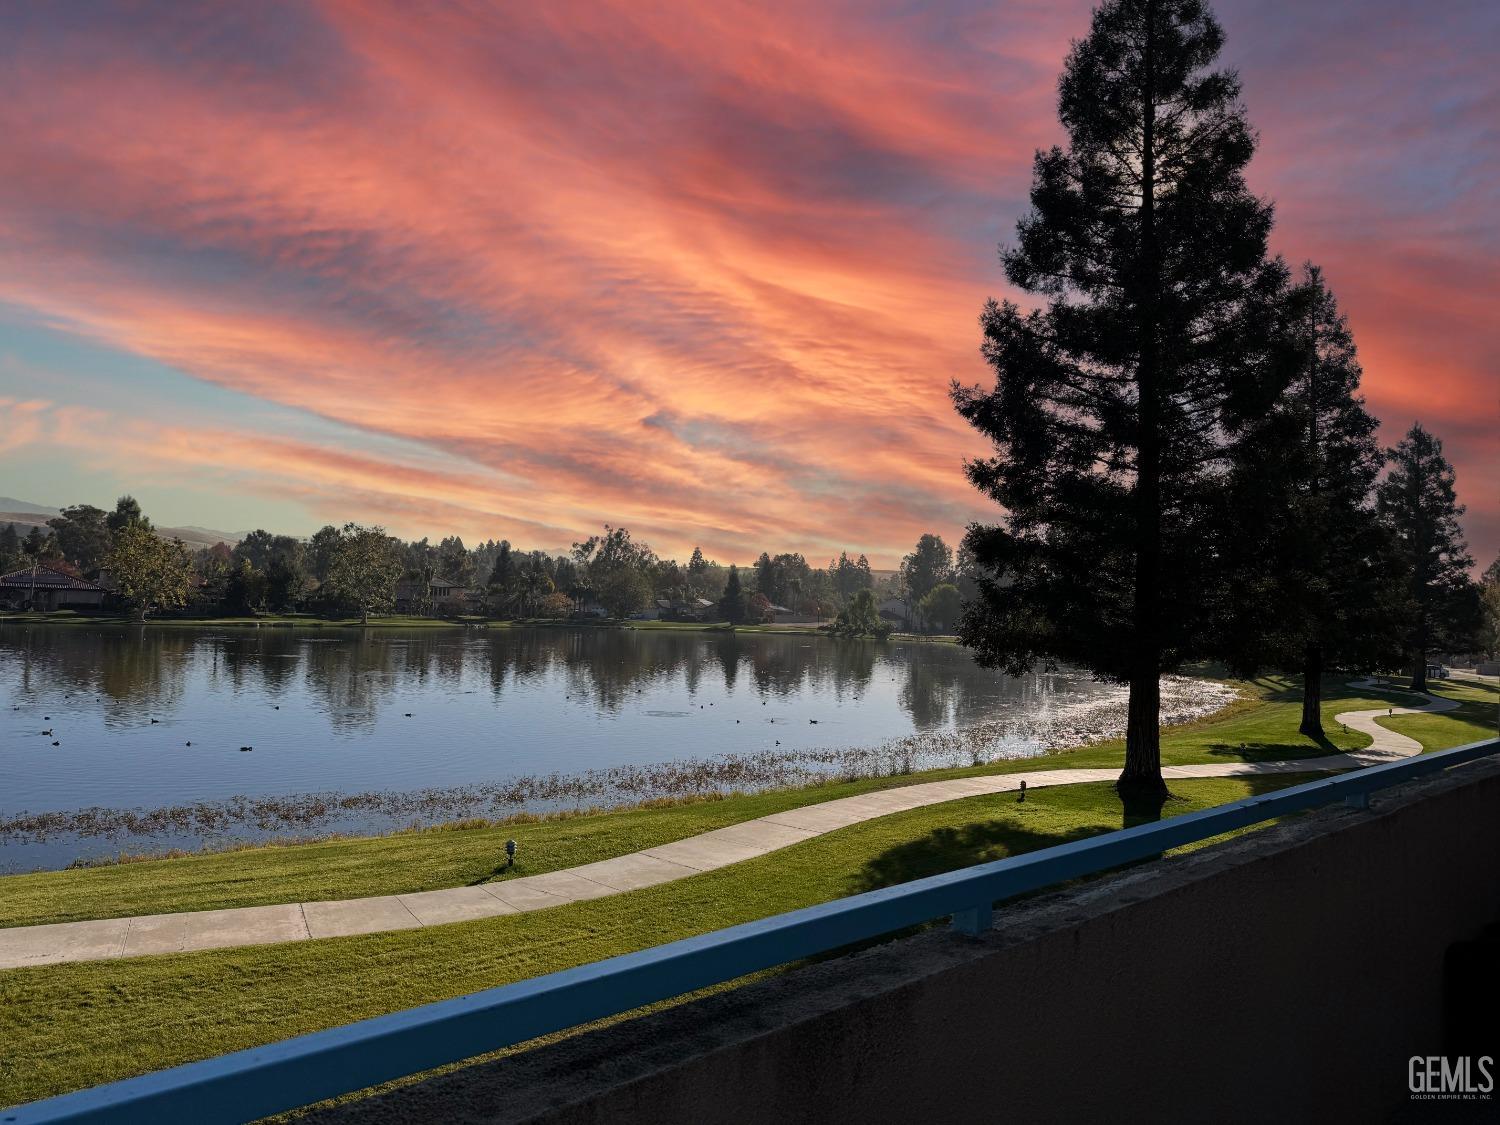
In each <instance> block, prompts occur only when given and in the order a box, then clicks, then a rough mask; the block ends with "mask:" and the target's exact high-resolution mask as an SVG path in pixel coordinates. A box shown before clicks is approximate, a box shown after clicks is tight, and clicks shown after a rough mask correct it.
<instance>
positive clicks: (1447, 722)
mask: <svg viewBox="0 0 1500 1125" xmlns="http://www.w3.org/2000/svg"><path fill="white" fill-rule="evenodd" d="M1427 686H1428V690H1429V691H1431V692H1432V693H1433V694H1434V695H1441V696H1443V697H1445V698H1447V699H1452V700H1454V701H1455V702H1457V703H1459V704H1461V706H1460V707H1459V709H1458V710H1457V711H1443V712H1440V713H1434V714H1427V715H1395V716H1392V717H1391V718H1389V719H1383V720H1381V725H1382V726H1386V727H1389V728H1390V729H1391V730H1393V731H1397V732H1399V733H1400V734H1404V735H1406V736H1407V737H1408V738H1415V739H1416V740H1417V741H1418V742H1420V743H1421V744H1422V746H1423V748H1424V749H1427V750H1442V749H1445V748H1446V747H1449V746H1462V745H1463V744H1464V743H1466V742H1478V741H1479V740H1480V739H1482V738H1493V737H1495V733H1496V725H1497V720H1500V691H1497V690H1496V687H1495V685H1493V684H1485V683H1480V682H1478V681H1475V680H1435V681H1433V682H1432V683H1429V684H1428V685H1427ZM1397 698H1398V699H1399V697H1397ZM1406 702H1407V704H1408V705H1409V704H1410V703H1411V696H1407V697H1406Z"/></svg>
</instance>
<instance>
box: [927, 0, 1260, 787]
mask: <svg viewBox="0 0 1500 1125" xmlns="http://www.w3.org/2000/svg"><path fill="white" fill-rule="evenodd" d="M1222 43H1223V33H1222V32H1221V30H1220V28H1219V25H1218V23H1217V22H1216V21H1215V20H1214V18H1213V16H1212V15H1211V14H1210V13H1209V12H1208V10H1207V8H1206V6H1205V5H1204V4H1203V3H1201V2H1200V0H1106V2H1105V3H1103V4H1101V5H1100V6H1099V8H1098V9H1096V10H1095V12H1094V16H1093V24H1092V27H1091V28H1090V31H1089V34H1088V36H1087V37H1086V38H1084V39H1083V40H1081V41H1079V42H1077V43H1075V44H1074V46H1073V49H1072V51H1071V53H1070V54H1069V57H1068V60H1067V63H1066V67H1065V70H1064V73H1063V76H1062V81H1061V83H1060V86H1059V114H1060V116H1061V119H1062V123H1063V126H1064V128H1065V129H1066V130H1067V132H1068V135H1069V141H1070V143H1069V147H1068V149H1067V150H1066V151H1064V150H1063V149H1061V148H1053V149H1051V150H1050V151H1047V152H1039V153H1038V154H1037V156H1036V162H1035V167H1034V172H1033V181H1032V188H1031V212H1030V213H1029V214H1028V215H1027V216H1025V217H1024V218H1023V219H1022V220H1021V222H1020V224H1019V228H1018V237H1017V242H1016V244H1015V245H1014V246H1012V247H1010V248H1008V249H1006V250H1005V251H1004V252H1003V254H1002V261H1003V264H1004V267H1005V273H1006V277H1007V278H1008V279H1009V280H1010V282H1011V283H1012V284H1013V285H1015V286H1017V287H1018V288H1020V289H1023V290H1025V291H1027V292H1029V293H1034V294H1037V295H1039V296H1042V297H1045V298H1047V304H1046V307H1045V308H1043V309H1037V310H1034V311H1031V312H1022V311H1021V309H1019V308H1017V307H1016V306H1015V305H1014V304H1012V303H1010V302H1009V301H1006V302H1004V303H997V302H995V301H991V302H990V303H989V304H988V305H987V306H986V308H985V311H984V315H983V317H982V321H981V323H982V325H983V328H984V337H985V338H984V355H985V358H986V359H987V360H988V361H989V363H990V365H991V366H992V367H993V368H994V370H995V373H996V376H997V380H996V384H995V387H994V389H993V390H992V391H986V390H984V389H982V388H978V387H975V388H962V387H958V386H955V387H954V399H955V404H956V405H957V407H958V410H959V412H960V413H961V414H962V415H963V416H964V417H965V418H966V419H968V421H969V422H970V423H971V424H973V425H974V426H975V427H976V428H977V429H979V430H980V431H981V432H982V433H984V434H985V435H986V436H987V437H989V438H990V439H991V440H992V441H993V443H994V445H995V451H996V452H995V455H994V456H993V457H991V458H988V459H984V460H979V461H975V462H972V463H970V464H969V466H968V473H969V477H970V479H971V480H972V481H973V483H974V484H975V485H976V486H977V487H978V488H979V489H981V490H982V491H983V492H985V493H986V494H987V495H989V496H990V497H991V498H993V499H994V500H995V501H997V502H998V503H999V504H1000V505H1001V506H1003V507H1004V508H1005V510H1006V516H1005V522H1004V524H1003V525H1002V526H999V527H982V526H975V527H973V528H971V529H970V531H969V535H968V537H967V542H968V545H969V547H970V550H971V553H972V554H973V556H974V558H975V559H976V561H977V562H978V563H979V564H980V566H981V568H982V576H981V580H980V582H979V585H980V596H979V598H978V599H977V600H976V601H975V602H974V603H973V604H972V605H971V606H970V608H969V609H968V610H967V611H966V613H965V615H964V619H963V623H962V625H961V627H960V637H961V638H962V639H963V641H964V642H965V643H966V644H968V645H969V646H970V647H971V648H973V649H974V650H975V654H976V656H977V658H978V659H979V660H980V661H981V662H982V663H985V664H987V665H992V666H998V667H1001V668H1005V669H1007V670H1010V671H1014V672H1020V671H1021V670H1023V669H1026V668H1030V667H1032V666H1033V665H1035V664H1037V663H1038V662H1043V663H1051V662H1056V661H1065V662H1068V663H1072V664H1077V665H1081V666H1083V667H1086V668H1089V669H1091V670H1093V671H1094V672H1095V673H1096V674H1098V675H1101V676H1104V677H1106V678H1110V679H1114V680H1117V681H1123V682H1125V683H1128V684H1129V689H1130V701H1129V708H1128V718H1127V728H1126V751H1125V768H1124V771H1123V772H1122V773H1121V775H1120V790H1121V792H1122V793H1123V794H1127V795H1130V794H1133V795H1135V796H1139V797H1157V796H1159V795H1161V794H1164V793H1165V792H1166V786H1165V783H1164V782H1163V780H1162V775H1161V752H1160V729H1159V711H1160V689H1159V686H1158V685H1159V677H1160V676H1161V674H1162V673H1163V672H1167V671H1170V670H1172V669H1173V668H1176V667H1178V666H1180V665H1181V664H1182V663H1183V662H1184V661H1186V660H1190V659H1193V658H1196V657H1198V656H1200V655H1204V654H1206V653H1207V652H1208V651H1210V650H1211V648H1212V642H1211V638H1212V637H1213V634H1214V630H1213V627H1212V618H1213V614H1214V611H1215V610H1216V608H1217V603H1218V601H1219V600H1220V597H1221V591H1222V588H1223V580H1222V575H1221V574H1220V573H1219V568H1218V566H1217V563H1218V561H1219V559H1220V557H1221V554H1222V552H1221V546H1220V539H1221V534H1222V532H1221V528H1220V527H1219V525H1218V521H1216V520H1215V519H1214V513H1215V512H1218V511H1222V499H1221V496H1222V491H1223V488H1224V484H1223V478H1224V476H1225V469H1226V457H1227V455H1228V453H1229V452H1230V451H1231V449H1232V442H1233V438H1234V435H1235V434H1236V433H1237V432H1238V431H1239V429H1240V428H1241V425H1242V423H1243V420H1244V419H1245V418H1246V417H1248V416H1250V415H1252V414H1254V413H1256V412H1258V411H1260V410H1263V409H1264V406H1265V405H1266V403H1267V402H1268V401H1269V398H1270V397H1271V396H1272V395H1273V394H1274V391H1275V386H1274V383H1275V380H1274V379H1273V378H1272V377H1271V375H1270V369H1269V365H1268V364H1267V363H1266V361H1265V356H1264V349H1263V348H1262V347H1261V341H1262V340H1264V338H1265V335H1266V321H1267V318H1268V317H1269V316H1270V314H1271V309H1272V307H1273V306H1274V304H1275V301H1276V299H1277V297H1278V296H1279V294H1280V292H1281V291H1282V290H1283V289H1284V288H1285V286H1286V270H1285V268H1284V267H1283V266H1282V264H1281V263H1280V262H1279V261H1270V260H1268V259H1267V254H1266V237H1267V234H1268V233H1269V231H1270V228H1271V207H1270V205H1269V204H1268V203H1266V202H1264V201H1262V200H1261V199H1258V198H1257V197H1256V196H1255V195H1253V194H1252V193H1251V192H1250V190H1249V188H1248V187H1247V186H1246V184H1245V180H1244V175H1243V171H1244V168H1245V165H1246V164H1247V163H1248V162H1249V160H1250V157H1251V154H1252V153H1253V151H1254V148H1255V139H1254V135H1253V133H1252V131H1251V129H1250V126H1249V124H1248V123H1247V122H1246V120H1245V115H1244V110H1243V107H1242V106H1241V104H1240V102H1239V80H1238V78H1237V76H1236V75H1235V74H1234V73H1232V72H1230V71H1226V70H1220V69H1212V67H1213V65H1214V62H1215V60H1216V58H1217V56H1218V54H1219V50H1220V48H1221V46H1222Z"/></svg>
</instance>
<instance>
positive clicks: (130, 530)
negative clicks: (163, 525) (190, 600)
mask: <svg viewBox="0 0 1500 1125" xmlns="http://www.w3.org/2000/svg"><path fill="white" fill-rule="evenodd" d="M105 563H106V565H107V566H108V568H109V573H110V578H111V580H112V581H113V582H114V585H115V589H116V590H117V591H118V593H119V595H120V596H121V597H122V598H124V599H125V601H126V602H128V603H129V604H130V607H131V609H132V610H133V611H134V614H135V617H136V620H138V621H144V620H145V619H146V615H147V614H148V613H150V612H151V611H153V610H167V609H177V608H178V607H179V606H182V605H185V604H186V603H187V597H188V591H189V590H190V589H191V588H192V576H193V571H192V560H191V559H190V558H189V557H188V552H187V548H186V547H184V546H183V545H182V541H181V540H179V539H171V540H167V539H162V538H161V537H160V536H158V535H157V534H156V533H155V532H153V531H152V530H151V528H150V525H149V524H147V523H146V522H145V521H144V520H137V521H136V522H134V523H127V524H123V525H122V526H121V528H120V530H119V531H118V532H117V533H116V535H115V544H114V547H113V548H112V549H111V551H110V553H109V555H108V557H107V559H106V560H105Z"/></svg>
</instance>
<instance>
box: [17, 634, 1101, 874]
mask: <svg viewBox="0 0 1500 1125" xmlns="http://www.w3.org/2000/svg"><path fill="white" fill-rule="evenodd" d="M1115 694H1117V693H1116V689H1111V688H1108V687H1105V686H1103V685H1100V684H1096V683H1094V682H1092V681H1091V680H1089V679H1088V678H1087V677H1086V676H1083V675H1067V674H1052V675H1036V676H1029V677H1025V678H1021V679H1015V678H1009V677H1004V676H999V675H997V674H995V673H993V672H989V671H986V670H984V669H981V668H979V667H977V666H976V665H975V664H974V662H973V661H972V660H971V659H970V657H969V655H968V653H967V651H966V650H964V649H962V648H960V647H958V646H955V645H948V644H919V643H886V644H877V643H873V642H858V641H843V640H834V639H831V638H823V637H810V636H797V635H775V634H731V633H702V632H675V631H632V630H614V629H598V628H584V629H569V628H542V629H492V630H464V629H417V630H398V629H369V630H358V629H350V630H336V629H306V630H301V629H285V628H262V629H211V628H205V629H192V628H178V627H149V626H148V627H145V628H128V627H114V626H99V627H94V626H51V627H49V626H23V625H9V626H0V829H3V831H0V870H12V871H14V870H28V869H31V868H35V867H47V866H60V865H64V864H66V863H68V862H70V861H72V860H73V859H75V858H79V857H98V856H102V855H110V854H113V853H114V852H116V851H118V850H121V849H123V850H127V851H133V852H142V851H155V850H160V849H162V848H166V847H173V846H179V847H196V846H200V845H201V844H203V843H205V842H207V843H223V842H225V841H226V840H238V839H263V838H266V837H269V836H280V837H287V836H297V835H306V834H313V833H326V832H329V831H336V830H337V831H383V830H389V829H391V828H395V827H401V826H403V825H406V824H410V823H414V822H422V823H431V822H434V821H441V820H445V819H452V818H453V817H455V816H465V815H491V816H493V815H505V814H506V813H509V812H514V811H516V810H518V809H535V810H544V809H548V808H555V807H559V806H564V805H570V804H580V805H588V804H595V803H599V804H609V803H619V802H621V801H625V800H639V799H642V798H645V797H651V796H656V795H664V794H680V793H683V792H690V791H694V790H702V789H711V788H755V787H757V786H765V785H770V784H782V783H787V782H794V781H797V780H805V779H806V778H807V777H810V776H816V775H818V774H828V773H850V772H879V771H882V770H889V769H895V768H910V767H913V766H917V767H920V766H924V765H935V764H959V763H958V762H957V761H956V759H958V758H962V756H964V755H979V754H982V755H983V756H984V757H992V756H997V755H999V754H1002V753H1003V754H1022V753H1026V752H1029V751H1033V750H1035V749H1036V748H1037V747H1038V743H1037V739H1038V737H1039V736H1040V734H1041V733H1042V732H1043V731H1045V730H1046V729H1047V728H1048V724H1049V723H1050V722H1051V720H1052V718H1053V717H1054V716H1055V715H1056V714H1058V713H1059V712H1063V711H1067V710H1068V709H1070V708H1072V709H1074V710H1076V709H1077V708H1078V706H1079V705H1080V704H1083V705H1085V706H1086V705H1087V704H1089V703H1090V702H1091V701H1096V700H1098V701H1105V700H1108V699H1110V698H1113V696H1114V695H1115ZM973 728H979V729H982V730H983V731H984V732H985V733H984V736H983V739H982V745H979V744H977V743H976V742H975V741H974V739H973V738H970V739H969V740H968V741H967V742H964V741H962V740H960V739H957V738H956V737H955V736H954V735H953V732H955V731H958V730H961V729H973ZM46 731H50V732H51V733H50V734H46V733H43V732H46ZM54 742H56V743H58V745H53V743H54ZM189 744H191V745H189ZM976 745H978V749H976ZM243 746H249V747H253V749H252V750H241V749H240V748H241V747H243ZM881 754H883V755H885V757H884V758H883V759H882V758H880V757H878V755H881ZM976 760H977V758H976ZM961 764H969V762H968V760H963V761H962V762H961ZM85 810H93V811H85ZM101 810H102V811H101Z"/></svg>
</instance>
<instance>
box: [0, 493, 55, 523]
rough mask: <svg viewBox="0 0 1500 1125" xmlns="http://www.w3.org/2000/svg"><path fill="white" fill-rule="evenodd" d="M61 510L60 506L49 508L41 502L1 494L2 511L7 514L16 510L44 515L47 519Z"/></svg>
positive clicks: (16, 511) (0, 504) (19, 513)
mask: <svg viewBox="0 0 1500 1125" xmlns="http://www.w3.org/2000/svg"><path fill="white" fill-rule="evenodd" d="M60 510H61V509H58V508H47V507H44V506H43V505H41V504H28V503H27V502H26V501H25V500H17V499H16V498H15V497H14V496H0V513H4V514H7V515H8V514H10V513H11V512H15V513H16V514H18V515H27V516H42V517H44V518H46V519H51V518H52V517H53V516H55V515H57V513H58V512H59V511H60Z"/></svg>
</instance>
